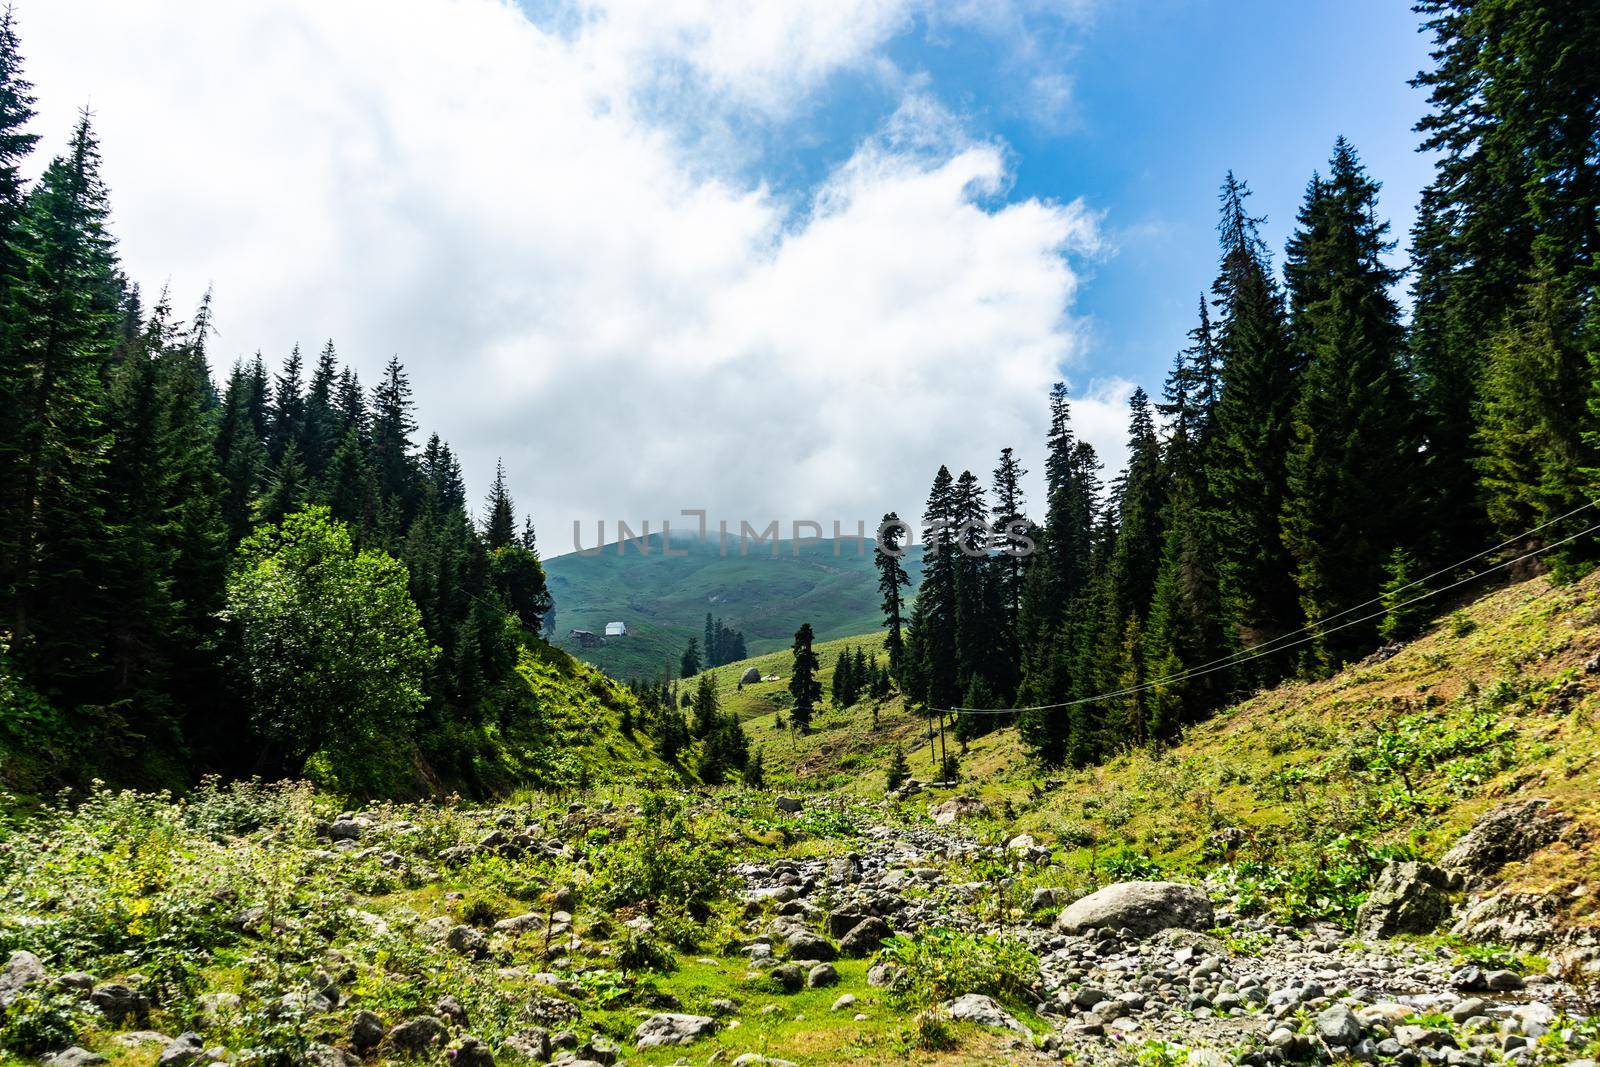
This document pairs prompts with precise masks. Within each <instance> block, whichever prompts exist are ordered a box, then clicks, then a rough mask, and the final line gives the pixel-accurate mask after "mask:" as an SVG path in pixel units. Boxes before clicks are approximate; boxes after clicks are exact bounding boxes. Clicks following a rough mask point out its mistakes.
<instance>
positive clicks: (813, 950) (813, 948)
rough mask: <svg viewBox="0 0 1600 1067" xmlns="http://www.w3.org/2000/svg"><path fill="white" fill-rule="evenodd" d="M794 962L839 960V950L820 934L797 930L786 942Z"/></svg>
mask: <svg viewBox="0 0 1600 1067" xmlns="http://www.w3.org/2000/svg"><path fill="white" fill-rule="evenodd" d="M784 945H785V947H787V948H788V950H789V958H790V959H792V960H835V959H838V958H839V950H838V949H836V948H834V947H833V942H831V941H829V940H828V939H827V938H825V937H823V936H821V935H820V934H814V933H812V932H811V931H810V930H796V931H795V932H794V933H792V934H790V935H789V936H788V938H787V939H786V940H785V941H784Z"/></svg>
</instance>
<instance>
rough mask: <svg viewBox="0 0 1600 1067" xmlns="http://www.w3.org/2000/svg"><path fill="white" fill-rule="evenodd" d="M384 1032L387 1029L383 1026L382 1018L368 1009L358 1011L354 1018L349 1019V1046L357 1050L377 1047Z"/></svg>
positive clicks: (368, 1049)
mask: <svg viewBox="0 0 1600 1067" xmlns="http://www.w3.org/2000/svg"><path fill="white" fill-rule="evenodd" d="M386 1033H388V1031H387V1030H386V1029H385V1028H384V1025H383V1020H382V1019H380V1018H378V1017H377V1015H375V1014H373V1013H372V1012H370V1011H358V1012H356V1015H355V1018H354V1019H351V1020H350V1046H351V1047H352V1048H354V1049H355V1050H356V1051H357V1052H367V1051H370V1050H371V1049H375V1048H377V1047H378V1045H379V1044H381V1043H382V1041H383V1035H384V1034H386Z"/></svg>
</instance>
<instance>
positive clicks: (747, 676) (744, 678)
mask: <svg viewBox="0 0 1600 1067" xmlns="http://www.w3.org/2000/svg"><path fill="white" fill-rule="evenodd" d="M759 681H761V672H760V671H758V670H757V669H756V668H754V667H746V668H745V669H744V673H743V674H741V675H739V684H740V685H755V684H756V683H757V682H759Z"/></svg>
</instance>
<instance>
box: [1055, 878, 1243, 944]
mask: <svg viewBox="0 0 1600 1067" xmlns="http://www.w3.org/2000/svg"><path fill="white" fill-rule="evenodd" d="M1215 925H1216V919H1215V915H1214V913H1213V912H1212V909H1211V899H1210V898H1209V897H1207V896H1206V895H1205V893H1203V892H1202V891H1200V890H1199V889H1196V888H1195V887H1194V886H1191V885H1184V884H1183V883H1181V882H1118V883H1117V884H1115V885H1108V886H1105V887H1104V888H1102V889H1098V890H1096V891H1095V892H1093V893H1090V894H1089V895H1088V896H1086V897H1084V898H1082V899H1081V900H1076V901H1073V902H1072V903H1071V904H1069V905H1067V906H1066V908H1064V909H1063V910H1062V912H1061V914H1060V915H1058V916H1057V917H1056V925H1055V928H1056V929H1057V930H1059V931H1061V932H1062V933H1067V934H1081V933H1083V932H1084V931H1085V930H1093V929H1101V930H1107V929H1109V930H1121V929H1124V928H1126V929H1128V930H1131V931H1132V932H1133V934H1134V936H1136V937H1148V936H1150V935H1151V934H1154V933H1156V932H1158V931H1160V930H1167V929H1170V928H1173V927H1178V928H1180V929H1184V930H1209V929H1210V928H1211V927H1212V926H1215Z"/></svg>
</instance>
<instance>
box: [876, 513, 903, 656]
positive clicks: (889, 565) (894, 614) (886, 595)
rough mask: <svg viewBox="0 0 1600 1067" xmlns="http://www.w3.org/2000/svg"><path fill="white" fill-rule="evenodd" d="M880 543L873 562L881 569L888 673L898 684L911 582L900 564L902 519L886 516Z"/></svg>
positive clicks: (896, 516) (879, 572) (879, 585)
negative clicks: (904, 594) (906, 595)
mask: <svg viewBox="0 0 1600 1067" xmlns="http://www.w3.org/2000/svg"><path fill="white" fill-rule="evenodd" d="M880 530H881V533H880V535H879V536H880V540H879V542H878V545H877V547H876V548H875V549H874V550H873V556H872V562H873V565H874V566H876V567H877V569H878V593H879V594H880V595H881V596H882V597H883V603H882V605H881V607H882V610H883V624H884V626H885V627H886V628H887V629H888V631H889V632H888V634H887V636H885V637H884V639H883V648H884V651H885V653H887V654H888V657H889V673H890V674H891V675H893V676H894V677H895V678H896V679H897V680H898V679H900V678H901V676H902V674H903V672H904V670H905V655H906V647H905V636H904V632H903V631H904V628H905V618H904V610H905V601H904V600H903V598H902V597H901V595H900V590H902V589H906V588H909V587H910V585H911V578H910V577H909V576H908V575H907V574H906V569H905V567H904V566H903V565H902V564H901V562H900V551H901V548H900V539H901V537H902V536H903V535H904V533H905V530H904V529H903V528H902V527H901V525H900V516H899V515H897V514H895V513H894V512H892V511H891V512H889V513H888V514H886V515H884V517H883V523H882V525H881V526H880Z"/></svg>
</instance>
